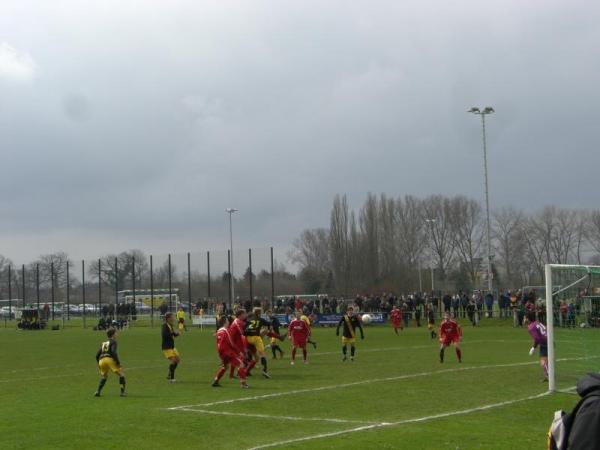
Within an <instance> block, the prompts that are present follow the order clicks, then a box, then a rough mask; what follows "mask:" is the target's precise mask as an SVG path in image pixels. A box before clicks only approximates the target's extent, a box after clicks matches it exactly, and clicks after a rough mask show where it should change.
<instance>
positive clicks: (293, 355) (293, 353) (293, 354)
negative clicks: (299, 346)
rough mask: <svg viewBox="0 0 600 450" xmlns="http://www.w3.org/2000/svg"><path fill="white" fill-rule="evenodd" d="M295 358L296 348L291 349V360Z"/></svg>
mask: <svg viewBox="0 0 600 450" xmlns="http://www.w3.org/2000/svg"><path fill="white" fill-rule="evenodd" d="M295 359H296V349H295V348H293V349H292V361H293V360H295Z"/></svg>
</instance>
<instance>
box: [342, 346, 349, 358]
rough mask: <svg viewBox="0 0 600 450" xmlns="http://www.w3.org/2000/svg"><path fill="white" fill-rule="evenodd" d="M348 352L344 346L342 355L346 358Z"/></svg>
mask: <svg viewBox="0 0 600 450" xmlns="http://www.w3.org/2000/svg"><path fill="white" fill-rule="evenodd" d="M347 352H348V349H347V348H346V346H345V345H344V346H343V347H342V353H343V354H344V356H346V353H347Z"/></svg>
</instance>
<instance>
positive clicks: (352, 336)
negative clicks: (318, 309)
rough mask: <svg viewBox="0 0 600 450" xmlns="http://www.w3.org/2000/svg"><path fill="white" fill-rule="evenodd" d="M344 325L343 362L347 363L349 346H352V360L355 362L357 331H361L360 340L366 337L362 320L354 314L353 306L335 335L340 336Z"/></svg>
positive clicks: (339, 324) (341, 321)
mask: <svg viewBox="0 0 600 450" xmlns="http://www.w3.org/2000/svg"><path fill="white" fill-rule="evenodd" d="M342 325H343V327H344V330H343V333H342V354H343V355H344V357H343V358H342V361H346V359H348V358H347V356H346V353H347V346H348V344H350V360H351V361H354V354H355V353H356V329H357V328H358V329H359V330H360V338H361V339H364V338H365V335H364V333H363V329H362V325H361V324H360V320H358V316H357V315H356V314H355V313H354V308H353V307H352V306H349V307H348V310H347V311H346V314H344V316H343V317H342V318H341V319H340V321H339V323H338V326H337V329H336V330H335V335H336V336H339V335H340V327H341V326H342Z"/></svg>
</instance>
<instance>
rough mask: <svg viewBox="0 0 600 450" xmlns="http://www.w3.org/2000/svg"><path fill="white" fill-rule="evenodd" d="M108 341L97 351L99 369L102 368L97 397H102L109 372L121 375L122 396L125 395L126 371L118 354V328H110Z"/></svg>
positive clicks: (107, 334) (107, 333)
mask: <svg viewBox="0 0 600 450" xmlns="http://www.w3.org/2000/svg"><path fill="white" fill-rule="evenodd" d="M106 336H107V337H108V341H105V342H103V343H102V344H101V345H100V348H99V349H98V352H97V353H96V361H97V362H98V369H100V384H99V385H98V389H97V390H96V393H95V394H94V396H95V397H100V393H101V392H102V388H103V387H104V385H105V384H106V380H107V379H108V374H109V372H112V373H114V374H116V375H119V384H120V385H121V397H125V396H126V395H127V394H126V393H125V373H124V372H123V368H122V367H121V361H119V355H118V354H117V330H116V329H114V328H111V329H109V330H108V331H107V332H106Z"/></svg>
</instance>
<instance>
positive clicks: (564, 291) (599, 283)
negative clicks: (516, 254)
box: [542, 264, 600, 391]
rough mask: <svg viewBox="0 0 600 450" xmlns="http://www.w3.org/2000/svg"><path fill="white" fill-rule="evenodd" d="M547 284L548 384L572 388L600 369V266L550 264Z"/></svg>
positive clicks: (553, 387) (560, 387)
mask: <svg viewBox="0 0 600 450" xmlns="http://www.w3.org/2000/svg"><path fill="white" fill-rule="evenodd" d="M545 284H546V287H545V291H546V295H545V298H546V314H545V315H546V317H545V318H542V319H545V321H546V328H547V333H548V387H549V390H550V391H556V390H569V389H571V388H572V387H573V386H575V384H576V383H577V380H578V379H579V378H580V377H581V376H582V375H584V374H586V373H588V372H599V371H600V266H581V265H565V264H547V265H546V270H545ZM549 293H551V295H550V294H549ZM548 299H551V301H548Z"/></svg>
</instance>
